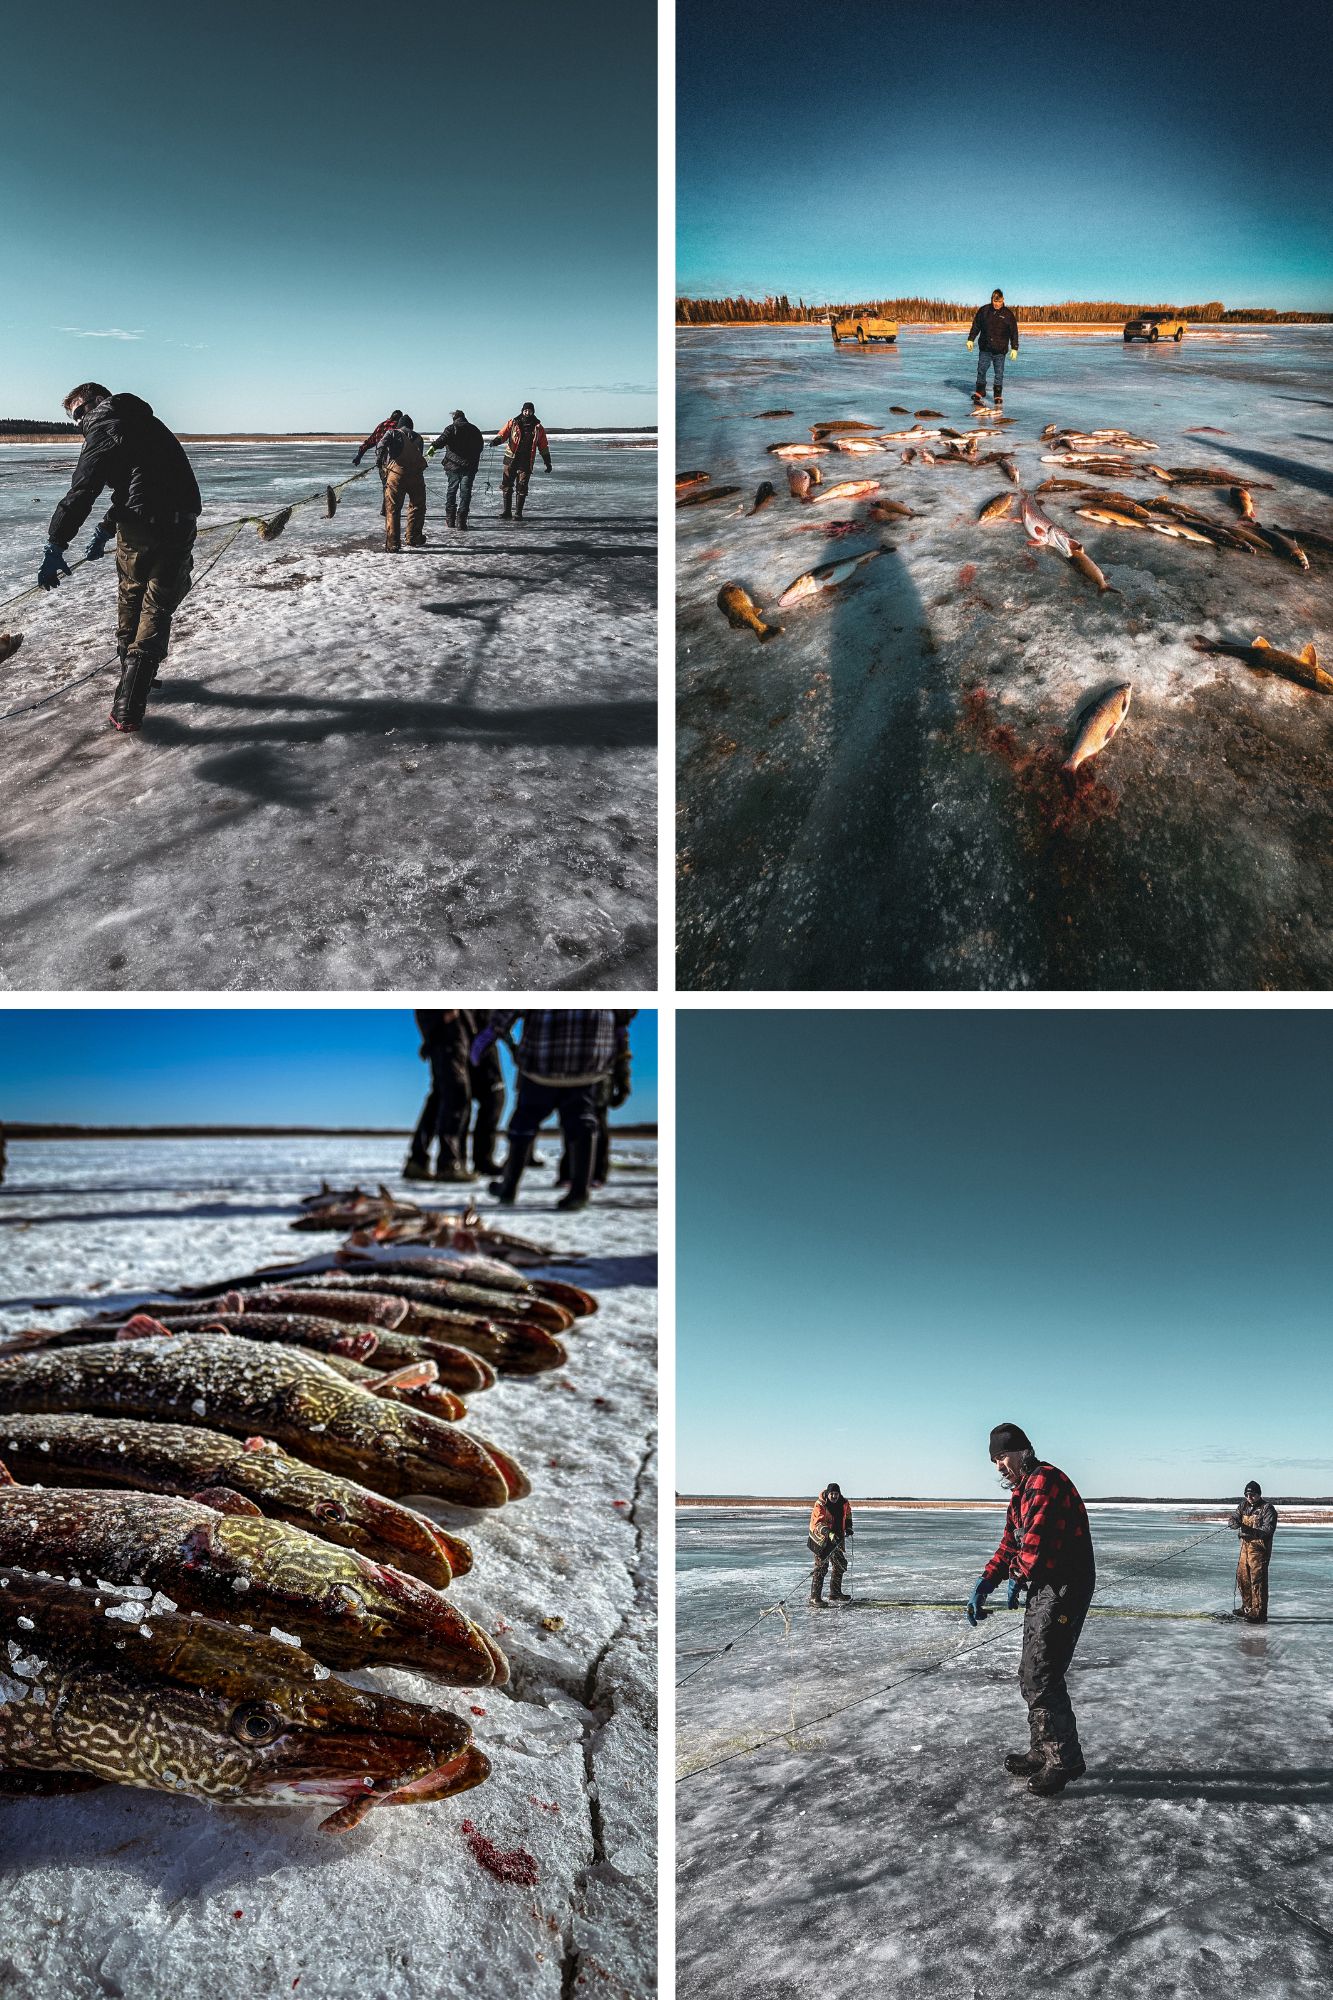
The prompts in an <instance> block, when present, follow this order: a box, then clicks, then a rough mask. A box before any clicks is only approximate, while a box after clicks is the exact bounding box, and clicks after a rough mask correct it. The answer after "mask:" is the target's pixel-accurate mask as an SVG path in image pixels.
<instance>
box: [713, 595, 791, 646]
mask: <svg viewBox="0 0 1333 2000" xmlns="http://www.w3.org/2000/svg"><path fill="white" fill-rule="evenodd" d="M717 608H718V610H719V611H723V612H725V613H726V618H727V623H728V624H729V625H733V626H735V628H736V630H737V631H738V632H739V631H744V630H745V629H746V627H747V626H748V627H749V629H750V631H751V632H753V633H754V636H755V638H756V639H776V638H777V636H778V634H779V633H780V632H781V630H782V627H781V626H780V625H766V624H765V623H764V621H763V619H762V618H761V617H760V616H759V607H758V605H757V604H756V603H755V601H754V599H753V598H752V597H751V595H750V593H749V591H748V590H746V589H744V588H743V587H742V585H740V584H739V583H724V584H723V586H722V588H721V590H719V592H718V594H717Z"/></svg>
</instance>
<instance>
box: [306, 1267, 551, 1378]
mask: <svg viewBox="0 0 1333 2000" xmlns="http://www.w3.org/2000/svg"><path fill="white" fill-rule="evenodd" d="M328 1282H330V1283H336V1284H337V1285H338V1286H339V1288H340V1289H342V1288H343V1287H346V1288H347V1289H348V1290H349V1291H352V1292H354V1293H355V1292H359V1291H369V1292H375V1293H379V1292H383V1291H392V1293H393V1295H394V1296H395V1297H396V1298H401V1299H405V1300H406V1301H407V1302H408V1304H409V1306H410V1308H411V1316H410V1318H409V1319H407V1320H405V1321H404V1322H403V1326H402V1331H403V1332H404V1333H410V1334H412V1335H413V1336H414V1337H415V1338H416V1339H419V1340H422V1341H424V1342H427V1343H429V1342H430V1341H431V1340H432V1339H434V1338H437V1337H447V1338H448V1339H449V1340H451V1341H456V1342H457V1343H458V1345H459V1346H461V1347H467V1348H470V1349H471V1350H472V1351H473V1352H474V1353H476V1354H478V1355H480V1356H482V1358H483V1359H485V1360H487V1361H489V1362H490V1363H491V1365H492V1367H494V1368H495V1369H496V1370H497V1371H498V1372H499V1373H500V1374H501V1375H540V1374H543V1373H544V1372H545V1371H546V1370H547V1369H550V1368H560V1367H563V1366H564V1364H565V1362H566V1361H567V1360H568V1359H569V1354H568V1350H567V1349H566V1348H565V1346H564V1344H563V1343H562V1342H561V1341H559V1340H557V1339H556V1337H555V1335H554V1334H553V1333H551V1332H550V1330H549V1328H548V1327H547V1326H546V1325H545V1324H539V1323H538V1322H537V1321H535V1320H531V1319H527V1318H522V1317H519V1316H517V1315H515V1316H512V1317H510V1316H504V1317H501V1316H498V1315H497V1316H495V1317H486V1318H483V1317H481V1316H480V1315H478V1314H476V1313H467V1312H462V1311H459V1310H457V1309H456V1307H455V1306H454V1305H453V1304H451V1302H450V1292H451V1288H450V1287H448V1286H446V1285H440V1284H437V1283H435V1282H434V1281H433V1280H431V1279H429V1278H422V1277H414V1276H411V1275H409V1276H407V1277H399V1276H397V1275H396V1273H394V1272H392V1271H389V1270H386V1269H385V1267H384V1266H382V1265H376V1266H373V1267H372V1266H357V1267H356V1268H355V1269H353V1270H349V1271H347V1272H345V1273H343V1272H340V1273H338V1274H337V1276H336V1278H333V1279H330V1280H329V1281H328ZM551 1309H552V1308H549V1307H548V1310H551ZM565 1324H566V1325H567V1326H572V1325H573V1324H574V1320H573V1316H572V1314H567V1315H566V1319H565Z"/></svg>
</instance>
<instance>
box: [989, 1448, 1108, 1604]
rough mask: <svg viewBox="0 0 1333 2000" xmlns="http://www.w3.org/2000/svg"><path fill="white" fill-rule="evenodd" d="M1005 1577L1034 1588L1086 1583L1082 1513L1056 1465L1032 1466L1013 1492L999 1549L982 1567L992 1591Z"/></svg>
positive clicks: (1087, 1540) (1087, 1533)
mask: <svg viewBox="0 0 1333 2000" xmlns="http://www.w3.org/2000/svg"><path fill="white" fill-rule="evenodd" d="M1007 1576H1022V1577H1026V1578H1027V1580H1028V1582H1029V1583H1037V1584H1041V1583H1054V1584H1061V1583H1087V1582H1090V1581H1091V1580H1092V1576H1093V1558H1092V1533H1091V1530H1090V1529H1089V1527H1088V1510H1087V1508H1086V1507H1085V1506H1084V1505H1083V1502H1082V1500H1081V1499H1080V1498H1079V1495H1078V1489H1077V1488H1076V1487H1075V1485H1074V1482H1073V1480H1072V1479H1070V1478H1068V1477H1067V1476H1066V1474H1064V1473H1063V1472H1061V1471H1060V1470H1059V1468H1058V1467H1057V1466H1054V1465H1047V1464H1046V1463H1045V1462H1044V1461H1043V1462H1042V1463H1041V1464H1039V1465H1034V1466H1033V1468H1032V1470H1031V1472H1028V1473H1025V1474H1024V1475H1023V1478H1022V1479H1021V1480H1020V1481H1019V1483H1018V1485H1017V1486H1016V1487H1015V1488H1014V1492H1013V1496H1012V1498H1011V1499H1010V1502H1009V1511H1008V1513H1007V1514H1006V1515H1005V1517H1004V1533H1003V1535H1002V1536H1001V1537H1000V1546H999V1548H998V1549H996V1551H995V1554H994V1555H993V1556H992V1557H991V1559H990V1561H989V1562H988V1563H987V1564H986V1569H985V1577H986V1581H987V1583H988V1584H989V1585H990V1586H991V1588H992V1590H993V1589H994V1588H995V1586H996V1584H997V1583H999V1582H1000V1581H1001V1579H1002V1578H1004V1577H1007Z"/></svg>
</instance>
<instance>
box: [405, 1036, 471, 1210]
mask: <svg viewBox="0 0 1333 2000" xmlns="http://www.w3.org/2000/svg"><path fill="white" fill-rule="evenodd" d="M416 1020H417V1028H418V1030H419V1031H420V1035H421V1053H422V1056H423V1057H424V1058H425V1060H426V1061H427V1062H428V1063H429V1064H430V1092H429V1094H428V1096H427V1098H426V1102H425V1106H424V1107H423V1109H422V1113H421V1116H420V1118H419V1119H418V1120H417V1129H416V1131H415V1132H414V1133H413V1134H412V1144H411V1149H410V1150H409V1152H408V1155H407V1161H406V1164H405V1165H404V1167H403V1179H404V1180H405V1181H425V1180H430V1179H431V1178H432V1175H431V1165H430V1149H431V1146H432V1144H433V1143H434V1142H436V1141H438V1142H439V1149H440V1150H439V1156H438V1162H437V1165H436V1168H435V1173H434V1178H435V1179H436V1180H437V1181H470V1180H474V1179H475V1178H476V1176H475V1175H473V1174H470V1173H469V1172H468V1168H467V1128H468V1122H469V1120H470V1118H471V1116H472V1085H471V1078H470V1076H469V1073H468V1048H469V1046H470V1044H471V1042H472V1037H473V1034H474V1032H475V1023H474V1021H473V1018H472V1016H471V1014H468V1013H465V1012H464V1011H463V1009H462V1008H461V1007H430V1008H418V1010H417V1017H416Z"/></svg>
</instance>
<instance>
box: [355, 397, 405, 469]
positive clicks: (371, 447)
mask: <svg viewBox="0 0 1333 2000" xmlns="http://www.w3.org/2000/svg"><path fill="white" fill-rule="evenodd" d="M402 420H403V413H402V411H401V410H390V412H389V414H388V416H387V417H386V418H385V419H384V422H383V423H382V424H376V426H375V428H374V430H373V431H372V432H371V433H370V436H369V437H368V438H363V439H362V440H361V443H360V445H359V446H358V447H357V450H356V454H355V456H354V457H353V459H352V463H353V465H360V463H361V461H362V459H363V458H364V457H365V455H366V453H367V452H368V451H373V452H375V453H376V460H375V462H376V464H377V465H378V464H379V456H378V446H379V442H380V439H381V438H383V437H385V436H386V435H387V433H388V432H389V431H391V430H392V429H393V427H394V425H395V424H400V423H401V422H402ZM383 484H384V467H383V466H382V465H380V485H381V486H383Z"/></svg>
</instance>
